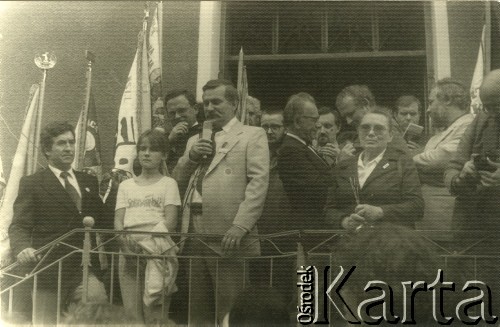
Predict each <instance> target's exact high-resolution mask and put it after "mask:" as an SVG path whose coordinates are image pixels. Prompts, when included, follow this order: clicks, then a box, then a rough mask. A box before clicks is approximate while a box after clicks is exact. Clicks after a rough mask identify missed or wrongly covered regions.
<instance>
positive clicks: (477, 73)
mask: <svg viewBox="0 0 500 327" xmlns="http://www.w3.org/2000/svg"><path fill="white" fill-rule="evenodd" d="M485 29H486V26H483V33H482V35H481V43H480V44H479V51H478V53H477V61H476V67H475V68H474V75H473V76H472V82H471V84H470V98H471V101H470V110H471V113H472V114H477V113H478V112H480V111H482V110H483V104H482V103H481V99H480V98H479V87H480V86H481V83H482V82H483V74H484V59H485V58H484V51H483V47H484V33H485Z"/></svg>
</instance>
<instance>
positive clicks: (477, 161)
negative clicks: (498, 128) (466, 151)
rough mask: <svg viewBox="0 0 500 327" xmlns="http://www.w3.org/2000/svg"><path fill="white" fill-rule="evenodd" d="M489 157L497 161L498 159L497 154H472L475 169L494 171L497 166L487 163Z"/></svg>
mask: <svg viewBox="0 0 500 327" xmlns="http://www.w3.org/2000/svg"><path fill="white" fill-rule="evenodd" d="M486 158H488V159H490V160H491V161H495V162H496V161H497V160H498V155H495V154H478V155H475V156H474V159H473V160H474V166H475V167H476V170H478V171H489V172H494V171H495V170H497V167H494V166H492V165H490V164H489V163H488V160H487V159H486Z"/></svg>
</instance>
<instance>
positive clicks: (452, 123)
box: [413, 78, 474, 230]
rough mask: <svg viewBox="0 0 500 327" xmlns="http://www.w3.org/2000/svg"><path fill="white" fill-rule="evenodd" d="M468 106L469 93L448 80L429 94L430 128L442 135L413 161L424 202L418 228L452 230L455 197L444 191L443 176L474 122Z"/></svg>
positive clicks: (437, 135)
mask: <svg viewBox="0 0 500 327" xmlns="http://www.w3.org/2000/svg"><path fill="white" fill-rule="evenodd" d="M469 103H470V96H469V92H468V90H467V89H466V88H465V87H464V86H463V85H462V84H461V83H460V82H457V81H455V80H452V79H449V78H445V79H442V80H439V81H438V82H437V83H436V85H435V86H434V88H433V89H432V90H431V92H430V95H429V108H428V109H427V111H428V113H429V115H430V116H431V121H432V125H433V127H434V128H435V129H437V130H441V131H440V132H438V133H436V134H435V135H434V136H433V137H431V138H430V139H429V141H428V142H427V144H426V145H425V148H424V150H423V152H421V153H419V154H417V155H415V156H414V157H413V161H414V162H415V164H416V166H417V169H418V173H419V176H420V181H421V183H422V195H423V197H424V201H425V211H424V219H423V220H422V221H421V222H419V223H418V225H417V226H418V228H421V229H428V230H443V229H444V230H449V229H451V217H452V214H453V207H454V204H455V197H453V196H451V195H450V194H449V192H448V190H447V189H446V187H445V185H444V182H443V179H444V178H443V176H444V171H445V169H446V167H447V165H448V164H449V163H450V161H451V160H452V159H453V158H454V156H455V154H456V152H457V148H458V144H459V142H460V139H461V138H462V135H463V134H464V132H465V130H466V129H467V127H468V126H469V125H470V123H471V122H472V121H473V120H474V116H473V115H472V114H471V113H470V112H469Z"/></svg>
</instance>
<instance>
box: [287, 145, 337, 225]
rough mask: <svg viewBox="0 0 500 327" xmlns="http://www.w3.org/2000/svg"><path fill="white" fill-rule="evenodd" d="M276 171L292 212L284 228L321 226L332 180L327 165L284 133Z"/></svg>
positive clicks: (304, 146)
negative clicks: (288, 222) (291, 217)
mask: <svg viewBox="0 0 500 327" xmlns="http://www.w3.org/2000/svg"><path fill="white" fill-rule="evenodd" d="M278 171H279V177H280V179H281V181H282V183H283V188H284V190H285V193H286V194H287V196H288V200H289V202H290V207H291V212H292V215H293V219H291V220H289V221H290V225H288V226H287V229H289V230H291V229H324V228H325V224H324V219H323V213H324V211H323V209H324V207H325V204H326V195H327V190H328V187H329V186H331V183H332V176H331V169H330V167H329V166H328V164H327V163H326V162H325V161H324V160H323V159H321V158H320V157H319V156H318V155H317V154H316V153H314V152H313V151H312V150H311V149H309V148H308V147H307V146H306V145H305V144H303V143H301V142H300V141H298V140H296V139H294V138H293V137H291V136H288V135H286V136H285V138H284V139H283V144H282V145H281V148H280V149H279V154H278Z"/></svg>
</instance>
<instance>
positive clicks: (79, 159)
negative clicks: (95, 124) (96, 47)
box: [75, 50, 95, 170]
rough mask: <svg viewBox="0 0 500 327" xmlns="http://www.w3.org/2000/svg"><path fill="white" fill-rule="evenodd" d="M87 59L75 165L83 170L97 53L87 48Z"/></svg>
mask: <svg viewBox="0 0 500 327" xmlns="http://www.w3.org/2000/svg"><path fill="white" fill-rule="evenodd" d="M85 59H87V72H86V74H85V77H86V87H85V103H84V105H83V108H82V112H81V114H80V126H78V130H79V136H80V137H79V142H78V148H77V151H78V156H76V158H75V159H76V162H75V167H76V169H78V170H81V169H82V168H83V167H84V165H85V162H84V161H85V143H86V140H87V123H88V122H87V120H88V115H89V102H90V90H91V86H92V63H93V62H94V61H95V55H94V54H93V53H92V52H90V51H89V50H85Z"/></svg>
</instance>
